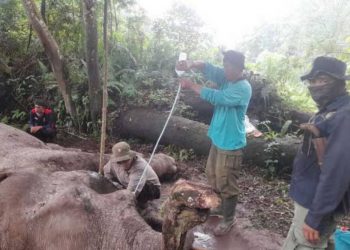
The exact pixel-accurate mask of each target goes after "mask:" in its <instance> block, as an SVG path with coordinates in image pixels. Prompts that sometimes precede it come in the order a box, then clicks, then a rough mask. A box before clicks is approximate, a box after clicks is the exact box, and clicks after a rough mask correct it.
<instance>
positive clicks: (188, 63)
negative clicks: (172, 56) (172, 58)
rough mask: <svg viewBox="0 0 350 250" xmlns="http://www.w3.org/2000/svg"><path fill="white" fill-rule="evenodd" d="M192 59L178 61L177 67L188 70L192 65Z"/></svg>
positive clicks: (180, 69)
mask: <svg viewBox="0 0 350 250" xmlns="http://www.w3.org/2000/svg"><path fill="white" fill-rule="evenodd" d="M192 64H193V63H192V61H189V60H184V61H179V62H177V63H176V69H177V70H179V71H188V70H190V69H191V67H192Z"/></svg>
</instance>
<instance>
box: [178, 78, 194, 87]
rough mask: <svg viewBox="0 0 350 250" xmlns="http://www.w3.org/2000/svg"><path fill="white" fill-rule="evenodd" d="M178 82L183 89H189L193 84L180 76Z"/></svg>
mask: <svg viewBox="0 0 350 250" xmlns="http://www.w3.org/2000/svg"><path fill="white" fill-rule="evenodd" d="M180 84H181V88H183V89H191V88H192V85H193V83H192V82H191V81H190V80H189V79H187V78H181V79H180Z"/></svg>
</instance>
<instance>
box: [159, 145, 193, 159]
mask: <svg viewBox="0 0 350 250" xmlns="http://www.w3.org/2000/svg"><path fill="white" fill-rule="evenodd" d="M165 152H166V153H167V154H168V155H170V156H171V157H173V158H174V159H175V160H176V161H189V160H193V159H194V158H195V154H194V151H193V149H183V148H179V147H177V146H175V145H172V144H170V145H168V146H166V147H165Z"/></svg>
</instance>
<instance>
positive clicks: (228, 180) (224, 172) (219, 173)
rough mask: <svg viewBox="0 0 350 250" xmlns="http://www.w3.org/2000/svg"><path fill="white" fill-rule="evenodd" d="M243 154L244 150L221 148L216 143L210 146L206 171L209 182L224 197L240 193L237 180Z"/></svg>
mask: <svg viewBox="0 0 350 250" xmlns="http://www.w3.org/2000/svg"><path fill="white" fill-rule="evenodd" d="M242 155H243V153H242V150H221V149H219V148H217V147H216V146H214V145H212V146H211V148H210V152H209V156H208V160H207V166H206V171H205V172H206V174H207V178H208V182H209V184H210V185H211V186H212V187H213V188H214V189H215V190H216V191H218V192H219V193H220V196H221V197H222V198H224V199H225V198H230V197H233V196H237V195H238V194H239V187H238V183H237V180H238V175H239V172H240V169H241V163H242Z"/></svg>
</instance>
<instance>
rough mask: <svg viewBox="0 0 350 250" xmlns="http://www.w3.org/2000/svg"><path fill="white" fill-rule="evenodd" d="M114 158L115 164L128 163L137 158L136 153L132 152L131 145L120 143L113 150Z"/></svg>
mask: <svg viewBox="0 0 350 250" xmlns="http://www.w3.org/2000/svg"><path fill="white" fill-rule="evenodd" d="M112 153H113V155H112V158H113V160H114V161H115V162H121V161H127V160H130V159H132V158H134V157H135V156H136V152H135V151H132V150H130V145H129V144H127V143H126V142H124V141H122V142H118V143H117V144H115V145H114V146H113V148H112Z"/></svg>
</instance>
